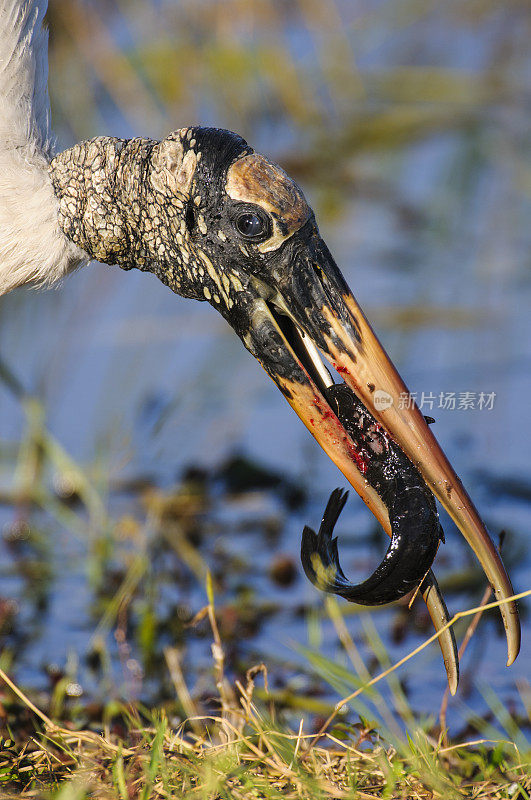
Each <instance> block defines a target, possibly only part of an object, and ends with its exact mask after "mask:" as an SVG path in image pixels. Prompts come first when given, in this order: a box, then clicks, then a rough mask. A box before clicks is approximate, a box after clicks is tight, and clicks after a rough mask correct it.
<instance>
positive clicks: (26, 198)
mask: <svg viewBox="0 0 531 800" xmlns="http://www.w3.org/2000/svg"><path fill="white" fill-rule="evenodd" d="M46 6H47V2H46V0H25V1H24V0H23V1H22V2H21V0H0V295H1V294H4V293H5V292H8V291H10V289H13V288H15V286H20V285H21V284H24V283H28V282H32V283H38V284H43V283H52V282H53V281H57V280H59V279H60V278H62V277H63V276H64V275H65V274H66V273H67V272H69V271H70V270H72V269H74V268H75V267H77V266H79V265H80V264H82V263H84V262H86V261H87V260H88V256H87V255H86V254H85V253H84V252H83V251H82V250H80V249H79V248H78V247H76V246H75V245H74V244H72V243H71V242H70V241H69V240H68V239H67V238H66V236H65V235H64V233H63V232H62V230H61V229H60V227H59V224H58V202H57V199H56V197H55V194H54V191H53V187H52V183H51V180H50V176H49V173H48V164H49V162H50V159H51V158H52V155H53V152H52V151H53V148H52V139H51V130H50V102H49V98H48V86H47V83H48V33H47V31H46V30H45V29H44V28H43V25H42V20H43V17H44V14H45V12H46Z"/></svg>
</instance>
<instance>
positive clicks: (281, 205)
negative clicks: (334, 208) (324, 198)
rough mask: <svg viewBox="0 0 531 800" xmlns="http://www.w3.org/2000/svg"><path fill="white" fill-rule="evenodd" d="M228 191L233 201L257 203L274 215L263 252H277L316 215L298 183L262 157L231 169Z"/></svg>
mask: <svg viewBox="0 0 531 800" xmlns="http://www.w3.org/2000/svg"><path fill="white" fill-rule="evenodd" d="M225 190H226V192H227V194H228V195H229V197H232V199H233V200H239V201H240V202H242V203H254V204H255V205H257V206H260V207H261V208H263V209H264V211H266V212H267V213H268V214H270V215H271V217H272V219H273V235H272V236H271V237H270V238H269V239H267V240H266V241H265V242H263V243H262V244H261V245H259V249H260V250H261V251H262V252H268V251H269V250H276V248H277V247H279V246H280V245H281V244H282V242H283V241H285V239H288V238H289V237H290V236H292V235H293V234H294V233H296V232H297V231H298V230H299V228H301V227H302V226H303V225H304V223H305V222H306V220H307V219H308V217H309V216H310V214H311V213H312V212H311V208H310V207H309V205H308V203H307V202H306V200H305V198H304V195H303V193H302V192H301V190H300V189H299V187H298V186H297V184H296V183H295V181H293V180H292V179H291V178H290V177H289V176H288V175H286V173H285V172H284V170H282V169H280V167H278V166H277V165H276V164H273V163H272V162H271V161H268V159H267V158H264V156H261V155H259V154H258V153H252V154H251V155H247V156H243V157H242V158H239V159H238V160H237V161H235V162H234V164H232V165H231V166H230V167H229V170H228V173H227V183H226V186H225Z"/></svg>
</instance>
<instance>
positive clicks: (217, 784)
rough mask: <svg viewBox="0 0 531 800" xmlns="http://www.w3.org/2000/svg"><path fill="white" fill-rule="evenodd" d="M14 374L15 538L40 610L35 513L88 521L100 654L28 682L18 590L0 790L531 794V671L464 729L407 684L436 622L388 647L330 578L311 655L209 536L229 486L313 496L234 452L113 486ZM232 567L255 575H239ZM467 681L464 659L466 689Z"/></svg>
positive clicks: (278, 568) (270, 523)
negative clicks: (282, 641) (418, 638)
mask: <svg viewBox="0 0 531 800" xmlns="http://www.w3.org/2000/svg"><path fill="white" fill-rule="evenodd" d="M0 372H1V377H2V380H3V382H4V385H5V386H7V387H8V388H9V390H10V391H11V392H12V393H14V394H15V395H16V396H17V397H18V400H19V402H20V403H21V404H22V405H23V407H24V409H25V415H26V430H25V435H24V437H23V439H22V442H21V443H20V446H19V449H18V454H17V457H16V459H15V460H16V465H17V467H16V470H15V473H14V479H13V481H12V483H11V486H10V488H9V491H5V492H4V494H3V496H2V498H1V500H2V502H3V503H4V505H7V506H10V507H11V508H12V509H13V512H14V517H13V523H12V525H11V526H10V527H9V528H8V529H6V530H5V531H4V540H5V541H7V542H8V550H9V551H10V552H11V555H12V556H14V558H15V562H16V571H18V572H19V574H20V575H21V576H22V577H23V578H24V580H25V581H27V583H28V588H30V587H31V600H30V602H31V603H32V605H33V608H34V609H35V612H34V613H35V614H37V615H38V614H44V613H46V610H47V607H48V603H49V600H50V597H49V592H48V589H47V587H49V584H50V582H51V581H52V580H53V577H52V574H51V573H52V567H51V563H50V560H49V559H48V558H47V556H46V553H47V549H48V545H47V544H46V542H45V539H44V535H43V533H42V532H40V531H39V524H41V523H42V520H43V519H46V520H48V525H57V526H60V527H61V528H63V527H64V528H65V529H66V530H68V531H69V533H70V534H71V535H75V534H77V535H78V536H80V537H83V538H84V540H85V541H86V542H87V545H88V553H87V555H88V573H89V578H88V580H89V585H90V586H91V587H92V597H93V599H92V604H93V609H92V614H91V616H92V618H93V619H94V621H95V627H94V632H93V634H92V636H91V637H90V647H89V648H88V649H87V650H86V651H85V653H83V651H82V650H80V649H79V647H78V648H77V649H76V651H75V652H72V656H73V660H72V658H71V659H70V661H69V663H67V664H66V666H65V668H63V669H60V668H59V667H57V666H53V665H52V664H51V663H49V664H48V666H47V668H46V670H45V674H47V676H48V680H47V686H43V685H42V678H41V687H40V688H38V687H36V686H34V688H33V689H31V690H29V691H26V692H24V691H22V690H21V688H19V686H18V685H17V684H16V683H13V682H12V680H11V678H10V677H9V674H11V673H12V672H13V673H14V674H16V673H17V656H18V657H20V656H21V655H23V653H24V647H25V644H27V643H25V642H24V636H25V633H26V632H25V631H23V630H18V626H19V625H20V624H21V622H20V620H17V613H16V609H15V608H11V611H10V610H9V606H8V603H7V604H6V603H5V604H4V609H3V610H4V617H3V623H2V628H3V630H2V635H3V643H4V651H3V656H2V661H1V666H0V680H1V682H2V684H3V688H2V694H1V697H2V730H3V735H2V741H1V744H0V786H3V787H4V789H3V790H2V789H1V788H0V797H6V798H8V797H44V796H46V797H54V798H57V799H58V800H59V798H60V800H65V799H66V800H70V799H71V798H72V799H77V798H85V797H87V798H88V797H97V798H102V800H106V798H117V800H118V798H119V800H133V798H135V799H136V798H142V799H144V798H146V800H147V798H169V797H176V798H178V797H182V798H190V797H198V798H204V799H205V800H211V799H212V800H215V799H217V798H234V800H239V799H240V798H255V797H256V798H266V799H267V798H280V797H288V798H291V797H292V798H301V797H302V798H312V799H313V798H343V797H344V798H352V800H355V798H367V799H368V798H377V797H386V798H411V797H419V798H439V797H443V798H445V799H446V798H449V800H452V799H453V798H456V799H457V798H468V797H474V798H507V800H511V799H512V798H522V799H523V800H524V799H525V800H529V797H530V793H531V778H530V775H531V744H530V742H529V739H528V736H529V733H530V731H531V685H530V684H529V682H527V681H520V682H519V684H518V692H519V694H520V701H521V702H520V704H519V707H517V706H515V705H514V704H513V705H512V706H511V707H509V708H508V707H506V706H505V705H504V702H503V701H502V699H501V698H499V697H498V696H497V695H496V694H495V693H494V692H493V691H492V690H491V689H489V688H488V687H487V686H485V687H483V689H482V691H483V694H484V705H485V708H486V711H485V712H484V713H483V714H478V713H474V712H473V711H472V709H468V710H466V713H465V714H464V715H461V716H462V719H463V724H462V727H461V729H460V730H459V731H456V732H455V733H450V731H449V730H448V727H447V724H448V719H447V714H448V697H447V695H445V696H444V697H442V702H441V706H440V708H439V709H437V710H434V711H433V712H432V713H428V714H427V713H425V712H420V713H419V712H418V711H417V710H415V708H414V706H413V705H412V704H411V699H410V696H409V691H408V684H409V679H410V678H409V674H408V667H410V666H411V664H412V663H413V661H414V659H415V658H419V657H422V654H423V653H424V652H425V650H424V648H425V647H426V645H427V644H429V641H430V640H426V641H424V642H421V643H420V644H419V645H418V646H417V647H416V648H413V649H412V651H411V652H409V653H408V654H407V655H405V656H404V657H403V658H401V659H400V660H399V661H398V663H392V661H391V656H390V655H389V653H388V651H387V649H386V647H385V645H384V643H383V641H382V640H381V638H380V637H379V635H378V634H377V632H376V627H375V625H374V624H373V623H372V621H371V616H370V615H369V614H364V616H363V630H362V633H358V634H356V635H352V632H351V630H350V628H351V625H350V624H349V622H350V621H349V619H348V618H346V617H345V616H344V612H345V611H351V608H352V607H349V606H347V607H345V606H344V605H340V604H339V603H338V602H337V601H336V600H335V599H334V598H332V597H327V598H325V599H323V598H322V596H320V595H318V594H316V597H317V605H313V604H310V605H308V606H303V607H301V608H300V609H299V610H298V611H297V612H296V613H298V614H302V615H304V616H306V618H307V625H308V644H307V645H301V644H299V645H295V647H296V649H297V651H298V655H299V656H300V659H299V660H298V661H297V660H294V661H293V662H292V663H290V662H289V661H282V660H281V659H280V658H276V657H275V655H274V652H268V649H267V646H265V647H264V645H263V643H262V644H261V645H260V644H259V638H258V639H257V635H258V634H259V631H260V629H261V627H262V626H263V624H264V621H265V620H266V619H267V618H268V617H269V616H272V617H273V618H277V619H278V618H281V617H282V612H281V606H279V604H278V602H275V601H274V600H273V599H271V600H270V601H269V602H267V601H264V600H263V599H261V596H260V593H256V592H253V590H252V589H251V585H250V584H249V583H248V578H246V575H249V573H251V574H252V566H251V564H249V563H247V564H246V563H245V562H244V561H243V560H242V558H243V556H242V554H240V555H238V556H237V557H236V556H234V555H233V557H232V560H231V559H229V558H228V553H227V552H223V550H220V551H218V552H216V550H215V549H214V550H210V551H209V553H208V561H209V562H210V565H211V568H212V572H211V570H210V568H209V567H208V566H207V563H206V561H205V558H204V552H205V539H208V537H209V536H210V537H212V536H214V537H215V536H216V533H215V528H216V524H218V525H219V522H218V523H216V519H215V517H216V514H215V513H214V508H215V506H216V504H219V503H220V502H226V501H227V500H228V499H229V498H232V500H233V502H234V500H235V499H237V498H239V500H240V502H241V501H243V502H244V505H245V500H246V499H247V500H249V499H255V500H256V498H257V497H258V496H259V495H260V493H264V494H265V495H272V494H274V495H275V496H276V497H277V498H281V503H282V504H283V505H285V506H287V507H289V508H291V510H292V512H293V509H294V508H297V507H298V506H300V505H301V504H304V502H305V501H304V492H303V491H302V489H301V488H300V487H296V486H294V485H293V484H290V483H289V482H286V481H285V480H283V479H282V477H281V476H279V475H275V474H274V473H272V472H271V471H269V470H267V469H265V468H263V467H260V466H259V465H256V464H254V465H253V464H251V463H249V462H246V461H245V460H244V459H242V458H234V459H232V460H231V461H230V462H227V463H226V464H224V465H223V466H222V467H220V468H218V469H217V470H216V471H215V472H212V474H208V473H207V472H206V471H204V470H203V471H201V470H197V469H196V470H189V471H188V472H187V474H186V475H185V476H184V477H183V479H182V481H180V482H179V484H178V485H177V486H176V487H175V488H174V489H173V490H172V491H165V492H162V491H161V490H159V489H156V488H155V487H154V486H152V485H151V484H150V483H149V481H143V482H136V483H135V482H133V483H131V484H129V485H127V486H123V485H122V486H115V487H112V488H111V487H109V486H107V488H106V490H104V489H103V487H102V486H101V485H100V487H99V488H98V487H97V485H96V483H97V480H98V477H97V474H91V471H90V470H89V471H87V470H83V469H82V468H81V467H80V466H79V465H78V464H76V463H75V462H74V461H73V460H72V459H71V458H70V457H68V455H67V454H66V453H65V452H64V450H63V449H62V448H61V446H60V445H59V444H58V442H57V441H56V440H55V439H54V437H53V436H52V435H51V434H50V432H49V431H48V429H47V427H46V423H45V418H44V413H43V409H42V406H41V405H40V404H39V402H38V401H37V400H36V399H35V398H30V397H28V396H26V395H25V394H24V392H23V391H22V388H21V386H20V384H19V382H18V380H17V379H16V377H15V376H14V375H13V374H12V372H11V371H10V369H9V368H8V367H7V366H6V365H5V364H4V363H2V365H1V369H0ZM100 481H101V476H100ZM123 492H126V494H127V497H128V498H129V499H128V502H127V511H126V513H125V514H118V515H116V516H115V514H114V513H113V508H114V507H116V508H119V504H118V505H117V504H116V497H115V495H120V494H121V493H123ZM216 496H217V497H216ZM133 510H135V513H131V512H132V511H133ZM258 516H259V517H260V514H259V515H258ZM230 524H231V525H232V526H233V527H234V524H235V523H234V520H233V521H232V523H230ZM246 524H247V526H248V525H249V521H247V523H246ZM253 524H255V525H256V520H255V522H254V523H253ZM260 524H261V528H262V529H261V533H260V535H261V536H264V537H265V538H266V539H267V538H271V536H273V540H274V537H275V536H278V530H277V528H278V525H279V524H280V523H279V519H278V518H277V519H275V518H272V517H271V516H266V517H265V518H263V519H261V523H260ZM218 534H219V531H218ZM175 555H176V556H177V560H176V561H175V562H173V561H172V558H173V556H175ZM47 564H48V568H47V566H46V565H47ZM169 565H171V566H169ZM178 565H180V566H178ZM168 572H169V577H168V574H167V573H168ZM298 572H299V568H298V566H296V565H294V564H293V562H292V561H291V559H290V558H289V557H288V556H284V557H282V556H281V557H276V558H275V559H273V561H272V562H271V565H270V570H269V580H270V581H271V582H272V583H273V584H276V585H277V586H279V587H288V588H289V587H290V586H292V585H293V582H294V580H295V576H296V575H297V573H298ZM231 574H232V576H234V575H235V576H237V577H236V579H237V581H238V584H239V586H238V585H236V586H234V585H232V586H231V587H230V588H229V589H227V581H228V582H229V585H230V581H231V577H230V576H231ZM478 574H479V572H478ZM456 578H458V575H457V574H456V575H455V577H454V580H455V579H456ZM77 580H79V578H77ZM171 581H177V582H178V583H179V586H180V589H181V591H183V587H184V591H183V594H184V595H185V596H186V595H187V594H188V596H190V594H189V591H190V586H191V585H192V584H193V585H195V586H196V587H197V588H196V590H195V593H193V594H192V596H193V598H194V600H195V601H196V606H195V607H194V608H189V607H187V606H186V605H184V604H183V603H181V604H177V605H173V606H172V605H169V604H168V601H167V599H166V600H165V598H164V588H163V587H164V585H165V584H166V583H167V582H171ZM451 583H452V581H449V585H450V586H451ZM456 583H457V584H458V581H456ZM284 591H286V588H284ZM218 592H219V598H218V597H217V595H218ZM529 594H531V591H528V592H524V593H523V595H524V596H527V595H529ZM489 595H490V593H489V592H486V593H485V594H484V595H483V598H482V600H481V603H480V604H479V606H478V608H475V609H471V610H470V611H465V612H460V613H458V614H457V615H456V617H455V618H454V620H453V622H454V623H456V622H457V624H458V625H462V626H464V627H466V629H467V631H466V634H465V636H464V645H463V647H466V646H467V645H468V644H469V643H470V640H471V638H472V637H473V636H474V633H475V630H476V627H477V624H478V622H479V619H480V617H481V615H482V613H483V612H484V610H485V609H484V607H485V604H487V603H488V601H489ZM231 598H232V599H231ZM488 605H489V607H490V606H492V605H496V604H492V603H491V604H488ZM404 610H406V607H405V606H402V610H401V608H400V607H398V610H397V612H396V619H395V622H394V623H393V627H395V630H396V631H397V636H399V638H403V637H404V636H407V635H408V634H407V633H406V629H407V628H408V625H410V624H411V620H415V613H413V614H408V615H407V616H406V617H404V615H403V611H404ZM413 611H414V612H415V607H414V609H413ZM66 613H67V615H68V613H69V612H68V610H67V612H66ZM72 613H74V612H73V610H72ZM417 615H418V610H417ZM97 620H99V622H97V624H96V621H97ZM399 629H401V630H402V632H401V633H400V634H399V633H398V630H399ZM462 630H464V629H462ZM323 637H325V638H326V648H323V647H322V642H323ZM332 638H333V639H335V640H336V641H335V643H334V642H333V641H332ZM433 638H434V637H431V639H432V640H433ZM194 639H198V640H199V641H203V642H204V648H203V651H200V650H198V649H197V646H196V647H195V648H193V642H194ZM431 646H432V647H433V645H431ZM325 651H326V652H325ZM189 652H192V653H195V656H196V660H195V661H194V660H193V657H192V660H190V657H189ZM332 652H335V653H336V655H335V656H334V657H331V656H330V655H328V653H332ZM260 653H261V654H262V655H263V660H261V659H260ZM461 655H463V653H461ZM80 657H81V658H83V660H84V662H85V663H84V664H78V663H77V659H78V658H80ZM465 663H466V662H465ZM117 664H119V665H121V672H122V675H121V678H120V677H119V676H118V675H117V674H116V669H115V667H116V665H117ZM404 669H405V672H404ZM423 669H424V667H423V668H422V669H421V671H420V675H422V674H423ZM91 674H92V676H93V677H95V678H96V682H95V683H94V682H92V683H91V681H90V678H89V676H90V675H91ZM80 675H82V676H83V677H80ZM414 675H415V672H413V673H412V675H411V677H413V676H414ZM418 678H419V672H418V670H417V673H416V677H415V678H414V679H415V680H418ZM467 682H468V675H467V673H465V676H464V683H465V689H464V694H465V695H466V693H467V689H466V684H467ZM83 684H86V685H85V686H84V685H83ZM461 703H462V701H461Z"/></svg>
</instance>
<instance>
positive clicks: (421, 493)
mask: <svg viewBox="0 0 531 800" xmlns="http://www.w3.org/2000/svg"><path fill="white" fill-rule="evenodd" d="M324 394H325V396H326V399H327V401H328V403H329V404H330V406H331V408H332V410H333V411H334V413H335V414H336V416H337V417H338V418H339V420H340V421H341V423H342V424H343V425H344V427H345V428H346V430H347V431H348V434H349V436H350V437H351V439H352V441H353V442H354V444H355V446H356V449H357V451H358V453H359V454H360V456H361V458H362V462H363V464H364V465H365V468H366V471H365V473H364V476H365V478H366V479H367V481H368V482H369V484H370V485H371V486H372V487H373V488H374V489H375V490H376V491H377V493H378V494H379V496H380V497H381V499H382V500H383V502H384V504H385V506H386V507H387V510H388V512H389V520H390V523H391V530H392V538H391V543H390V545H389V548H388V550H387V553H386V554H385V556H384V558H383V560H382V562H381V564H380V565H379V566H378V567H377V568H376V569H375V571H374V572H373V574H372V575H371V576H370V577H369V578H367V580H365V581H363V583H358V584H353V583H350V582H349V580H348V579H347V577H346V576H345V574H344V572H343V570H342V568H341V565H340V563H339V556H338V552H337V538H334V539H333V538H332V531H333V529H334V526H335V524H336V522H337V519H338V517H339V515H340V513H341V511H342V510H343V507H344V505H345V503H346V501H347V497H348V492H343V491H342V490H341V489H335V491H333V492H332V494H331V495H330V499H329V500H328V504H327V506H326V509H325V512H324V515H323V520H322V522H321V526H320V528H319V533H318V534H316V533H315V531H313V530H312V529H311V528H309V527H308V526H306V527H305V528H304V531H303V534H302V543H301V560H302V566H303V567H304V571H305V573H306V576H307V577H308V578H309V580H310V581H311V582H312V583H313V584H314V586H317V588H319V589H322V590H323V591H325V592H331V593H333V594H338V595H340V596H341V597H344V598H345V599H346V600H350V601H351V602H353V603H360V604H361V605H367V606H373V605H382V604H384V603H391V602H393V601H394V600H398V599H400V598H401V597H403V596H404V595H405V594H407V593H408V592H410V591H412V590H413V589H416V588H417V587H418V586H419V584H420V583H421V582H422V580H423V579H424V577H425V575H426V573H427V572H428V570H429V569H430V567H431V565H432V563H433V560H434V558H435V555H436V553H437V548H438V546H439V542H440V541H444V533H443V530H442V528H441V525H440V523H439V515H438V513H437V509H436V506H435V500H434V497H433V494H432V493H431V491H430V490H429V489H428V487H427V486H426V484H425V482H424V480H423V478H422V476H421V474H420V472H419V471H418V470H417V468H416V467H415V466H414V464H412V463H411V461H410V460H409V458H408V457H407V456H406V455H405V453H404V452H403V451H402V450H401V449H400V447H399V446H398V445H397V444H396V443H395V442H393V440H392V439H391V438H390V437H389V435H388V434H387V432H386V431H385V430H384V429H383V428H382V427H381V425H379V423H378V422H377V421H376V420H375V419H374V417H373V416H372V415H371V414H370V413H369V412H368V411H367V409H366V408H365V406H364V405H363V404H362V403H361V402H360V401H359V400H358V398H357V397H356V395H355V394H354V393H353V392H352V391H351V390H350V389H349V388H348V386H346V385H345V384H339V385H338V384H335V385H333V386H330V387H329V388H328V389H326V390H325V391H324ZM316 556H317V557H318V558H319V559H320V561H321V564H322V567H321V568H320V567H319V566H318V564H317V565H316V564H315V561H316ZM316 566H317V569H316Z"/></svg>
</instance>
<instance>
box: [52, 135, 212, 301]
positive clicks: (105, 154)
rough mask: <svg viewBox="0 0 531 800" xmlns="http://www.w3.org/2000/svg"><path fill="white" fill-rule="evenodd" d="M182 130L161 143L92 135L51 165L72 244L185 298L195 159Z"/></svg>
mask: <svg viewBox="0 0 531 800" xmlns="http://www.w3.org/2000/svg"><path fill="white" fill-rule="evenodd" d="M188 130H190V129H183V130H181V131H178V132H176V133H175V134H173V135H172V137H171V138H169V139H165V140H163V142H155V141H153V140H151V139H117V138H114V137H98V138H96V139H92V140H90V141H88V142H81V143H80V144H77V145H75V146H74V147H71V148H70V149H69V150H65V151H64V152H62V153H60V154H59V155H58V156H56V157H55V158H54V159H53V161H52V162H51V164H50V173H51V178H52V183H53V187H54V191H55V194H56V195H57V197H58V199H59V205H60V214H59V224H60V225H61V227H62V229H63V231H64V233H65V234H66V236H67V237H68V238H69V239H70V240H71V241H72V242H74V243H75V244H76V245H78V246H79V247H81V248H82V249H83V250H84V251H85V252H86V253H88V254H89V255H90V256H91V257H93V258H95V259H97V260H98V261H104V262H105V263H107V264H118V265H119V266H120V267H122V269H131V268H133V267H136V268H138V269H141V270H149V271H150V272H154V273H155V274H156V275H157V277H159V278H160V279H161V280H162V281H163V282H164V283H166V284H167V285H168V286H169V287H170V288H171V289H173V291H175V292H178V293H179V294H184V295H186V294H188V291H187V288H188V287H187V270H186V269H185V268H184V269H183V267H186V263H187V261H188V257H187V254H188V243H187V229H186V210H187V205H188V203H189V202H190V201H191V196H190V194H191V189H192V180H193V174H194V171H195V166H196V158H197V157H196V154H195V151H194V150H193V144H194V141H193V139H191V137H190V135H188ZM176 167H177V169H176Z"/></svg>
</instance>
